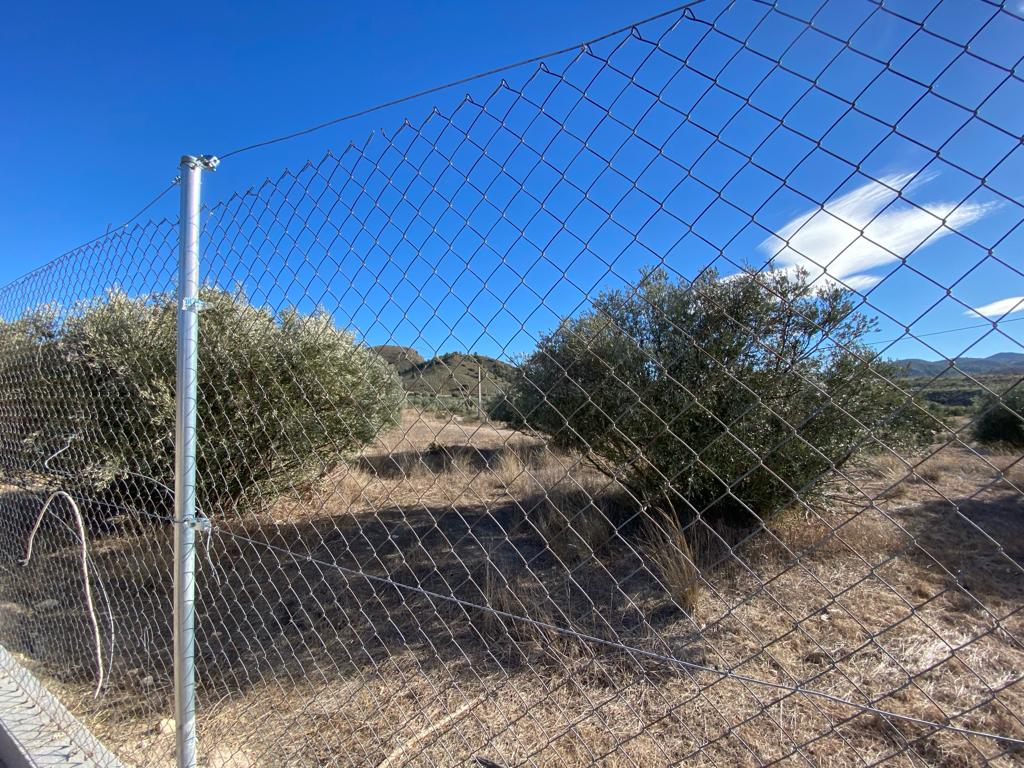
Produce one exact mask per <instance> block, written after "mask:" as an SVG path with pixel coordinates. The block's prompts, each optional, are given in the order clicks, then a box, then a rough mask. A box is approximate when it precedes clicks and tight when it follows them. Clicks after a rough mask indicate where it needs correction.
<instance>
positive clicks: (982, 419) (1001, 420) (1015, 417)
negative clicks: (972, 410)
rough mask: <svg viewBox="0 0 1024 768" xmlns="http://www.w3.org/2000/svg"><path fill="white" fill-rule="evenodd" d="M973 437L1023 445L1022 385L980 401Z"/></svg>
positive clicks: (1023, 398)
mask: <svg viewBox="0 0 1024 768" xmlns="http://www.w3.org/2000/svg"><path fill="white" fill-rule="evenodd" d="M978 412H979V416H978V420H977V421H976V422H975V424H974V437H975V438H976V439H977V440H978V442H981V443H988V444H998V443H1004V444H1006V445H1011V446H1014V447H1020V446H1024V418H1022V416H1024V387H1017V388H1016V389H1014V390H1013V391H1011V392H1010V393H1009V394H1005V395H1003V396H1002V397H995V396H992V395H989V396H988V397H987V398H986V399H985V400H983V401H982V404H981V407H980V408H979V411H978Z"/></svg>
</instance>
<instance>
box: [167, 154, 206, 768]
mask: <svg viewBox="0 0 1024 768" xmlns="http://www.w3.org/2000/svg"><path fill="white" fill-rule="evenodd" d="M214 167H216V158H213V157H207V156H204V157H191V156H185V157H182V158H181V217H180V221H179V227H180V237H179V261H178V344H177V379H176V386H175V435H174V724H175V745H176V750H175V754H176V756H177V765H178V766H179V768H195V765H196V701H195V699H196V696H195V537H196V529H197V528H199V527H200V526H199V523H200V521H199V520H198V519H197V518H196V410H197V407H198V402H197V385H198V363H199V350H198V346H199V306H200V304H199V210H200V205H199V203H200V198H199V187H200V178H201V176H202V172H203V170H204V169H213V168H214ZM202 522H206V521H205V520H204V521H202Z"/></svg>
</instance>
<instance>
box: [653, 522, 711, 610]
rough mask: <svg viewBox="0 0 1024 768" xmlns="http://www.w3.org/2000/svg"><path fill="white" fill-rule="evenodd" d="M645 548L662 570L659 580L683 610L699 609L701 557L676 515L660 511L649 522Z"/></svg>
mask: <svg viewBox="0 0 1024 768" xmlns="http://www.w3.org/2000/svg"><path fill="white" fill-rule="evenodd" d="M643 552H644V554H646V555H647V557H648V559H649V560H650V562H651V563H653V564H654V566H655V568H657V571H658V580H659V581H660V582H661V584H662V586H664V587H665V590H666V591H667V592H668V594H669V595H670V596H671V597H672V600H673V601H674V602H675V604H676V605H678V606H679V607H680V608H681V609H682V610H684V611H686V612H687V613H689V614H690V615H694V614H696V613H697V607H698V605H699V604H700V587H701V576H700V567H699V565H698V560H697V558H696V557H695V556H694V554H693V551H692V549H691V548H690V543H689V542H688V541H687V539H686V529H685V527H684V526H683V524H682V523H681V522H680V520H679V518H678V517H677V516H676V515H673V514H668V513H664V512H662V513H659V514H658V515H657V517H656V518H655V519H653V520H651V522H650V523H649V524H648V530H647V533H646V536H645V540H644V543H643Z"/></svg>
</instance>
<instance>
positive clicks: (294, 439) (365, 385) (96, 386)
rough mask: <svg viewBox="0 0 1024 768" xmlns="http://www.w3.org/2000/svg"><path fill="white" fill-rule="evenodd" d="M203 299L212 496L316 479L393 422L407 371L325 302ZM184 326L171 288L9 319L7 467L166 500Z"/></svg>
mask: <svg viewBox="0 0 1024 768" xmlns="http://www.w3.org/2000/svg"><path fill="white" fill-rule="evenodd" d="M201 298H202V300H203V302H204V304H205V306H204V308H203V310H202V314H201V316H200V345H199V393H198V412H197V423H198V438H197V439H198V442H197V454H198V467H197V482H198V491H199V498H200V501H201V502H202V503H204V504H207V505H218V504H225V503H234V502H239V501H241V500H243V499H245V498H249V499H255V498H257V497H258V496H260V495H261V494H264V493H268V492H274V491H276V490H279V489H280V488H281V487H284V486H289V485H291V484H294V483H301V482H305V481H308V480H310V479H312V478H313V477H315V476H317V475H318V474H320V473H322V472H323V471H325V470H326V469H327V468H328V467H329V466H331V465H332V464H333V463H335V462H337V461H338V460H339V459H340V458H341V457H342V456H344V455H345V454H347V453H350V452H352V451H354V450H356V449H358V448H359V447H360V446H362V445H364V444H366V443H367V442H368V441H369V440H371V439H372V438H373V437H374V436H375V435H376V434H377V433H378V432H379V431H380V430H381V429H383V428H385V427H387V426H389V425H392V424H394V423H396V421H397V416H398V414H399V410H400V408H401V405H402V402H403V398H404V395H403V393H402V389H401V384H400V382H399V380H398V377H397V375H396V374H395V372H394V369H393V368H392V367H391V366H390V365H388V364H387V363H386V362H385V361H384V360H383V359H382V358H380V357H379V356H378V355H376V354H374V353H373V352H371V351H370V350H368V349H366V348H365V347H362V346H360V345H358V344H357V343H356V342H355V339H354V338H353V336H352V335H351V334H349V333H347V332H345V331H341V330H338V329H337V328H335V327H334V325H333V323H332V321H331V319H330V317H329V316H327V315H326V314H323V313H317V314H313V315H301V314H299V313H298V312H297V311H295V310H293V309H285V310H282V311H278V312H274V311H272V310H269V309H264V308H258V307H254V306H252V305H251V304H249V302H248V301H247V300H246V299H245V298H244V297H243V296H240V295H232V294H229V293H226V292H224V291H220V290H214V289H208V290H204V291H203V292H202V295H201ZM175 340H176V301H175V297H174V296H173V295H168V294H159V295H155V296H147V297H143V298H136V297H130V296H128V295H126V294H124V293H121V292H112V293H110V294H108V295H107V296H106V297H104V299H103V300H100V301H94V302H90V303H87V304H84V305H82V306H79V307H77V308H75V309H74V311H72V312H70V313H69V314H68V315H67V316H66V317H64V318H60V317H58V315H57V314H56V313H54V312H50V311H47V310H45V309H44V310H40V311H37V312H34V313H32V314H30V315H27V316H26V317H24V318H21V319H19V320H16V321H13V322H7V323H0V345H2V346H0V350H2V351H0V382H2V384H0V386H2V388H3V392H2V393H0V408H2V412H3V413H4V414H5V415H4V417H3V419H0V451H2V452H3V461H2V463H3V465H4V466H6V467H7V468H9V469H10V470H13V471H16V472H19V473H21V474H24V473H25V472H33V473H36V474H38V475H41V476H45V477H47V478H49V479H50V480H51V481H52V482H55V483H59V484H60V485H61V486H62V487H68V486H72V485H75V486H78V487H80V488H81V489H83V490H85V489H88V490H89V491H90V492H92V493H97V492H98V493H105V492H106V493H108V495H109V492H111V491H114V490H117V491H119V493H120V496H121V498H122V499H129V500H130V501H131V503H133V504H146V503H151V502H153V501H154V500H155V499H156V498H161V499H163V500H164V501H165V502H166V500H167V496H168V495H167V492H166V489H165V488H160V487H159V486H160V484H163V485H165V486H169V485H172V484H173V476H174V418H175V406H174V387H175ZM146 478H151V479H154V480H156V481H158V482H157V483H153V482H150V481H147V480H146Z"/></svg>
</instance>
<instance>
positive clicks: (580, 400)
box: [502, 271, 924, 518]
mask: <svg viewBox="0 0 1024 768" xmlns="http://www.w3.org/2000/svg"><path fill="white" fill-rule="evenodd" d="M873 327H874V322H873V321H872V320H870V319H869V318H866V317H864V316H863V315H860V314H858V313H856V312H855V311H854V305H853V302H852V301H851V299H850V297H849V295H848V294H847V293H846V292H844V291H842V290H840V289H838V288H835V287H827V288H825V289H821V288H819V287H817V286H812V285H810V284H809V281H808V279H807V276H806V275H804V274H802V273H791V272H781V271H780V272H773V273H768V274H753V273H744V274H742V275H739V276H734V277H730V278H726V279H719V277H718V275H717V274H715V273H714V272H708V273H706V274H704V275H703V276H702V277H700V278H699V279H697V280H696V281H694V282H692V283H681V282H680V283H674V282H672V281H670V280H669V279H668V277H667V276H666V275H665V273H664V272H661V271H655V272H652V273H650V274H647V275H646V276H645V277H644V279H643V280H642V281H641V283H640V284H639V285H638V286H637V287H636V288H635V289H633V290H630V291H628V292H627V291H611V292H608V293H604V294H602V295H600V296H599V297H598V298H597V299H596V300H595V301H594V302H593V304H592V306H591V307H590V309H589V310H588V311H585V312H584V313H582V314H580V315H579V316H577V317H573V318H569V319H566V320H564V321H563V322H562V323H561V325H560V326H559V327H558V328H557V329H556V330H554V331H553V332H551V333H550V334H547V335H545V336H543V337H542V339H541V341H540V343H539V344H538V347H537V350H536V351H535V352H534V353H533V354H531V355H530V356H529V357H528V358H527V359H526V360H525V361H524V363H523V364H522V365H521V366H520V369H519V373H518V377H517V378H516V380H515V381H514V382H513V384H512V388H511V389H512V391H511V393H510V394H509V396H508V400H507V402H506V403H505V404H504V405H503V406H502V407H503V408H507V409H511V410H513V411H514V412H515V413H516V414H517V415H518V417H519V418H520V419H521V420H522V421H524V422H525V424H526V425H527V426H529V427H531V428H534V429H538V430H541V431H544V432H546V433H548V434H549V435H550V436H551V439H552V441H553V442H554V443H555V444H557V445H559V446H561V447H564V448H569V449H575V450H578V451H580V452H582V453H585V454H587V455H589V456H590V457H592V458H593V459H594V460H595V461H596V462H597V463H598V464H599V465H600V466H602V467H603V468H604V469H605V471H606V472H608V473H609V474H611V475H613V476H614V477H616V478H617V479H619V480H621V481H622V482H623V483H624V484H625V485H626V486H627V487H628V488H629V489H630V491H631V492H632V493H634V495H636V496H637V497H638V498H641V499H644V500H646V501H648V502H649V503H652V504H655V505H656V506H658V507H659V508H660V509H666V508H670V509H688V510H689V514H690V515H693V514H696V513H701V512H707V513H709V514H711V513H714V514H717V515H724V516H731V517H736V516H739V517H742V518H746V516H747V515H748V514H749V513H751V512H753V513H756V514H757V515H759V516H762V517H763V516H764V515H767V514H770V513H771V512H773V511H775V510H776V509H778V508H780V507H782V506H784V505H785V504H787V503H789V502H790V501H792V500H793V499H794V498H795V495H796V494H799V495H800V496H802V497H805V496H806V495H807V494H808V493H809V492H810V491H811V490H812V489H813V488H814V487H815V486H816V485H817V484H818V482H819V481H820V480H821V479H822V478H823V476H825V475H826V473H827V472H828V471H829V470H830V469H832V468H833V467H838V466H841V465H842V464H843V463H844V462H845V461H847V460H848V459H849V458H850V456H851V454H852V451H853V450H854V448H855V446H856V444H857V443H858V441H860V440H862V439H863V438H864V437H865V436H866V435H868V434H869V433H873V434H874V435H875V436H876V437H877V438H878V439H880V440H885V441H887V442H888V443H889V444H892V443H893V442H896V441H900V440H903V439H906V438H909V437H911V436H912V433H915V432H917V431H919V430H920V431H924V429H923V426H922V425H921V424H920V423H918V422H917V420H916V418H913V416H914V415H915V414H917V413H920V412H921V410H920V409H918V408H916V407H915V406H914V405H909V406H908V407H907V408H906V409H905V410H904V411H903V412H902V413H901V410H900V409H901V406H903V405H904V396H903V395H902V393H900V392H899V390H898V389H897V388H896V387H894V386H893V385H892V384H891V383H890V381H889V378H890V377H891V376H892V375H894V373H895V372H894V371H893V370H891V366H888V365H887V364H884V363H881V362H880V361H878V360H877V359H876V357H875V356H874V355H873V353H872V352H871V351H870V350H869V349H868V348H867V347H866V346H864V344H863V342H862V339H863V337H864V335H865V334H866V333H867V332H868V331H870V330H871V329H872V328H873Z"/></svg>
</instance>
